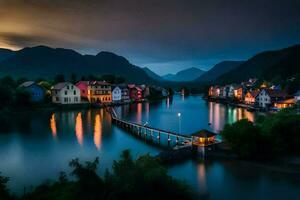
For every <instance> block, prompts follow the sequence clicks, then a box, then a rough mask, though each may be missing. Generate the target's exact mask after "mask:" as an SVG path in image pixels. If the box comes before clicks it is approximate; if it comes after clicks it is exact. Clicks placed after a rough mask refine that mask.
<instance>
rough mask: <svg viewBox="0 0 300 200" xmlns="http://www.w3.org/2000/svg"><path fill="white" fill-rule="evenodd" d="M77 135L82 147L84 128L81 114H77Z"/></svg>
mask: <svg viewBox="0 0 300 200" xmlns="http://www.w3.org/2000/svg"><path fill="white" fill-rule="evenodd" d="M75 133H76V137H77V141H78V143H79V144H80V145H82V144H83V128H82V116H81V113H78V114H77V117H76V122H75Z"/></svg>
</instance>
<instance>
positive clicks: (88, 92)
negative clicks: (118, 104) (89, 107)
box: [76, 81, 112, 103]
mask: <svg viewBox="0 0 300 200" xmlns="http://www.w3.org/2000/svg"><path fill="white" fill-rule="evenodd" d="M76 86H77V87H78V88H80V92H81V97H82V98H85V99H87V100H88V101H89V102H90V103H111V102H112V94H111V92H112V91H111V85H110V84H109V83H107V82H105V81H79V82H78V83H76Z"/></svg>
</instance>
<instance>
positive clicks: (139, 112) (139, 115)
mask: <svg viewBox="0 0 300 200" xmlns="http://www.w3.org/2000/svg"><path fill="white" fill-rule="evenodd" d="M142 106H143V105H142V103H138V104H137V110H136V122H137V123H138V124H141V123H142V109H143V108H142Z"/></svg>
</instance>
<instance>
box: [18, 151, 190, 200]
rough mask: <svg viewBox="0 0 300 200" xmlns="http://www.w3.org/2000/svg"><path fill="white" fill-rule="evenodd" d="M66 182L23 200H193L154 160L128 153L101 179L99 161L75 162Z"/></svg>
mask: <svg viewBox="0 0 300 200" xmlns="http://www.w3.org/2000/svg"><path fill="white" fill-rule="evenodd" d="M69 165H70V167H71V168H72V172H71V175H73V176H74V177H75V180H73V181H70V180H68V178H67V176H66V174H65V173H61V174H60V177H59V180H58V181H56V182H54V183H45V184H42V185H40V186H39V187H37V188H36V189H35V190H34V191H33V192H32V193H30V194H27V195H26V196H24V197H23V199H26V200H27V199H30V200H37V199H43V200H50V199H51V200H55V199H65V200H68V199H70V200H71V199H78V200H79V199H89V200H94V199H95V200H96V199H104V200H105V199H193V197H194V196H193V195H192V193H191V191H190V190H189V187H188V186H187V185H186V184H184V183H183V182H181V181H178V180H175V179H173V178H172V177H170V176H169V175H168V174H167V170H166V169H165V168H164V167H163V166H162V165H161V164H160V163H159V162H158V161H157V160H156V159H155V158H153V157H151V156H149V155H145V156H141V157H139V158H138V159H137V160H133V159H132V157H131V154H130V152H129V151H128V150H126V151H124V152H123V153H122V155H121V159H120V160H119V161H114V164H113V167H112V172H109V171H106V173H105V175H104V176H102V177H100V176H98V175H97V173H96V171H97V168H98V165H99V159H98V158H96V159H95V160H94V161H92V162H86V163H84V164H81V163H80V162H79V160H78V159H74V160H72V161H71V162H70V164H69Z"/></svg>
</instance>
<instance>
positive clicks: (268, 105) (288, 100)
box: [208, 78, 300, 111]
mask: <svg viewBox="0 0 300 200" xmlns="http://www.w3.org/2000/svg"><path fill="white" fill-rule="evenodd" d="M208 98H209V100H212V101H219V102H223V103H228V104H232V105H235V106H239V107H244V108H247V109H249V110H260V111H278V110H280V109H283V108H287V107H291V106H293V105H295V104H296V103H297V102H299V100H300V90H299V91H298V92H296V93H295V94H288V93H287V92H286V91H284V90H282V89H281V87H280V86H275V85H271V86H269V87H268V86H267V84H265V83H262V84H259V83H258V80H257V79H256V78H252V79H249V80H248V81H246V82H242V83H240V84H229V85H225V86H219V85H215V86H210V87H209V90H208Z"/></svg>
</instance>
